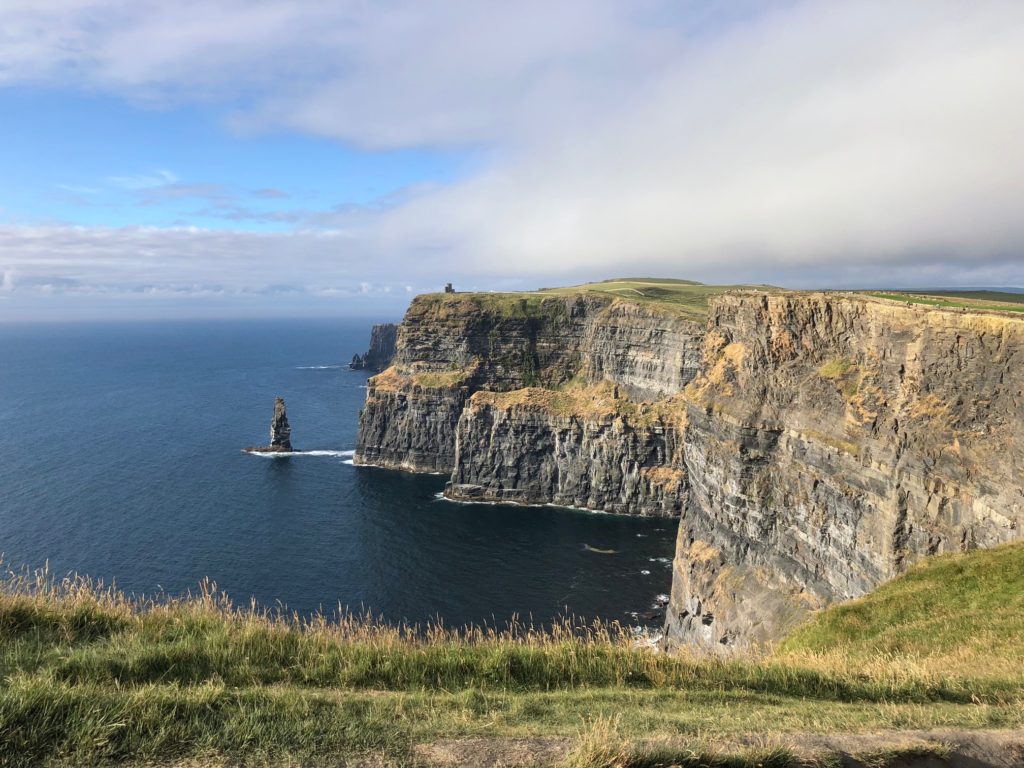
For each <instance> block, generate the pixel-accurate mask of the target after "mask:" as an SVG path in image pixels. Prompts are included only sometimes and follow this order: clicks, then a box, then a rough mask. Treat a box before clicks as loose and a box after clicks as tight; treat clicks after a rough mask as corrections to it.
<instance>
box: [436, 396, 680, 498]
mask: <svg viewBox="0 0 1024 768" xmlns="http://www.w3.org/2000/svg"><path fill="white" fill-rule="evenodd" d="M682 438H683V430H682V423H681V422H680V420H679V411H678V410H676V411H674V412H673V411H671V410H670V409H667V408H662V407H655V406H648V405H643V404H637V403H633V402H630V401H629V400H628V399H627V398H626V396H625V395H624V394H623V393H621V392H620V391H619V388H618V386H617V385H614V384H610V383H607V382H605V383H603V384H600V385H597V386H590V387H573V388H570V389H568V390H564V391H560V392H551V391H544V390H523V391H517V392H511V393H505V394H499V393H493V392H478V393H476V394H475V395H473V397H472V398H470V400H469V403H468V405H467V407H466V409H465V410H464V411H463V412H462V417H461V418H460V420H459V424H458V428H457V431H456V453H455V469H454V471H453V473H452V480H451V482H450V483H449V484H448V488H447V489H446V494H447V495H448V496H450V497H452V498H460V499H477V500H488V501H502V502H515V503H522V504H546V503H554V504H559V505H563V506H574V507H585V508H589V509H600V510H603V511H606V512H618V513H626V514H637V515H660V516H678V515H679V514H680V513H681V511H682V507H683V503H684V501H685V498H686V488H687V485H686V470H685V467H684V465H683V457H682Z"/></svg>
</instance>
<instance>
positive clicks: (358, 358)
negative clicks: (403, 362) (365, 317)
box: [349, 323, 398, 373]
mask: <svg viewBox="0 0 1024 768" xmlns="http://www.w3.org/2000/svg"><path fill="white" fill-rule="evenodd" d="M397 343H398V326H397V325H395V324H394V323H379V324H377V325H375V326H373V328H372V329H371V331H370V348H369V349H368V350H366V354H363V355H358V354H357V355H354V356H353V357H352V362H351V364H349V368H352V369H353V370H362V369H364V368H365V369H368V370H371V371H377V372H378V373H379V372H380V371H383V370H384V369H385V368H387V367H388V366H389V365H391V361H392V360H393V359H394V357H395V348H396V346H397Z"/></svg>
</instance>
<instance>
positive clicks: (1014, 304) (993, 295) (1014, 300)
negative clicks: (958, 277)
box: [865, 291, 1024, 312]
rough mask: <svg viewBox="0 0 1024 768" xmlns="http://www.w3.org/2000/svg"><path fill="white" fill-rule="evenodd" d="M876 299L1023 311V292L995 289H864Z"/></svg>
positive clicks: (986, 310) (959, 307)
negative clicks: (945, 290) (906, 290)
mask: <svg viewBox="0 0 1024 768" xmlns="http://www.w3.org/2000/svg"><path fill="white" fill-rule="evenodd" d="M865 293H866V294H867V295H868V296H874V297H875V298H876V299H889V300H891V301H902V302H909V303H911V304H923V305H926V306H929V307H940V308H944V309H973V310H975V311H979V312H1024V294H1017V293H1002V292H997V291H962V292H957V291H950V292H948V293H902V292H895V291H888V292H886V291H866V292H865Z"/></svg>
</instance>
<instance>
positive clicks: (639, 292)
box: [541, 277, 770, 318]
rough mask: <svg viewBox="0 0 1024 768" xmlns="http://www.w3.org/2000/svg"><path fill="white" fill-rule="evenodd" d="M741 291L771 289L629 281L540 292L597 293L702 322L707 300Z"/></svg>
mask: <svg viewBox="0 0 1024 768" xmlns="http://www.w3.org/2000/svg"><path fill="white" fill-rule="evenodd" d="M741 288H759V289H770V286H763V285H762V286H750V285H704V284H703V283H697V282H693V281H691V280H673V279H666V278H655V277H630V278H618V279H614V280H603V281H601V282H599V283H584V284H583V285H575V286H569V287H566V288H544V289H542V291H541V292H542V293H548V294H572V293H597V294H603V295H608V296H615V297H617V298H620V299H625V300H627V301H634V302H637V303H640V304H655V305H660V306H662V307H665V308H667V309H671V310H674V311H676V312H679V313H681V314H683V315H687V316H692V317H694V318H701V317H704V316H705V315H707V311H708V299H710V298H711V297H712V296H717V295H718V294H721V293H725V292H726V291H731V290H738V289H741Z"/></svg>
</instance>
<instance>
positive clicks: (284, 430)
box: [270, 397, 292, 453]
mask: <svg viewBox="0 0 1024 768" xmlns="http://www.w3.org/2000/svg"><path fill="white" fill-rule="evenodd" d="M270 448H271V449H272V450H275V451H287V452H289V453H290V452H291V450H292V428H291V426H290V425H289V424H288V414H287V413H286V412H285V408H284V398H283V397H279V398H277V399H276V400H275V401H274V419H273V421H271V422H270Z"/></svg>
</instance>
